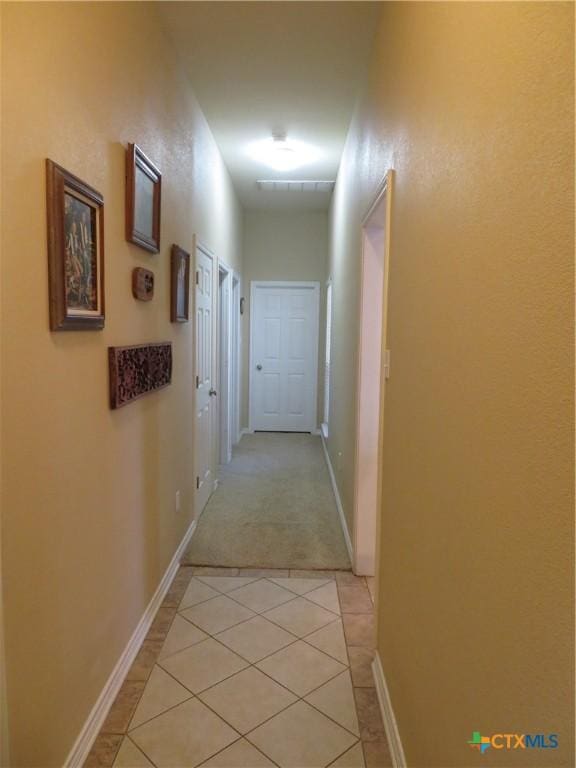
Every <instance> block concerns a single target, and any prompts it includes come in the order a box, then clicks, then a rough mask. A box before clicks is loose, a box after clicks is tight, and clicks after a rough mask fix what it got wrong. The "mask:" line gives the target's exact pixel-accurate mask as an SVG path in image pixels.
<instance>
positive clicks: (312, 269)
mask: <svg viewBox="0 0 576 768" xmlns="http://www.w3.org/2000/svg"><path fill="white" fill-rule="evenodd" d="M327 269H328V213H327V212H326V211H246V214H245V217H244V284H243V288H242V292H243V295H244V296H245V298H246V311H245V313H244V317H243V320H244V322H243V328H242V341H243V354H242V357H243V369H242V376H243V392H244V398H243V408H242V424H243V426H245V427H247V426H248V403H249V399H248V398H249V392H248V381H249V355H250V281H251V280H301V281H315V282H319V283H320V339H319V346H318V357H319V365H318V423H320V420H321V416H322V413H323V407H324V405H323V402H324V401H323V397H322V394H323V391H322V390H323V387H322V381H323V371H322V364H323V360H324V351H325V350H324V343H325V342H324V339H325V335H326V334H325V328H326V280H327V278H328V273H327Z"/></svg>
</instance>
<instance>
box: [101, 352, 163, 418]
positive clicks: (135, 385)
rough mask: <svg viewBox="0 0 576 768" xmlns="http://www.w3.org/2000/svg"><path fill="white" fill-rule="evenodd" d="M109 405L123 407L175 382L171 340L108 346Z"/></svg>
mask: <svg viewBox="0 0 576 768" xmlns="http://www.w3.org/2000/svg"><path fill="white" fill-rule="evenodd" d="M108 363H109V369H110V408H121V407H122V406H123V405H127V404H128V403H131V402H132V401H133V400H137V399H138V398H140V397H143V396H144V395H148V394H150V393H151V392H156V390H158V389H163V388H164V387H167V386H168V385H169V384H170V383H171V381H172V343H171V342H169V341H166V342H160V343H157V344H135V345H133V346H130V347H108Z"/></svg>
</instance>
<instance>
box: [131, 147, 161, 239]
mask: <svg viewBox="0 0 576 768" xmlns="http://www.w3.org/2000/svg"><path fill="white" fill-rule="evenodd" d="M161 192H162V174H161V173H160V171H159V170H158V168H157V167H156V166H155V165H154V163H153V162H152V161H151V160H150V159H149V158H148V157H146V155H145V154H144V152H142V150H141V149H140V147H138V146H137V145H136V144H128V149H127V150H126V240H128V242H130V243H134V244H135V245H139V246H140V248H144V249H145V250H146V251H150V253H158V252H159V251H160V208H161Z"/></svg>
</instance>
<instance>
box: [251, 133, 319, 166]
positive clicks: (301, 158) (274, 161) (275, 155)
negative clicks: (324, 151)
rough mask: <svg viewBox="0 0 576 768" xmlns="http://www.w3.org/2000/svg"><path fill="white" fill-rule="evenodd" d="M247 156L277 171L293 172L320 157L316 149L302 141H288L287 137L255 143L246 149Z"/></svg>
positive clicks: (280, 136) (279, 136)
mask: <svg viewBox="0 0 576 768" xmlns="http://www.w3.org/2000/svg"><path fill="white" fill-rule="evenodd" d="M246 154H247V155H248V157H250V158H252V160H255V161H256V162H258V163H263V164H264V165H267V166H268V167H269V168H273V169H274V170H275V171H293V170H295V169H296V168H301V167H302V166H303V165H308V164H310V163H313V162H314V161H315V160H317V159H318V157H319V155H320V153H319V152H318V150H317V149H316V148H315V147H312V146H310V145H309V144H305V143H304V142H302V141H294V140H292V139H290V140H288V139H287V138H286V136H285V135H275V136H273V137H272V138H270V139H262V140H260V141H254V142H253V143H252V144H249V145H248V146H247V147H246Z"/></svg>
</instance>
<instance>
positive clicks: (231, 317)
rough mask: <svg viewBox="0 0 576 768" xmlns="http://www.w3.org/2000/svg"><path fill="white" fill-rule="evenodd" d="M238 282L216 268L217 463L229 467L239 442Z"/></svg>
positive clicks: (228, 272)
mask: <svg viewBox="0 0 576 768" xmlns="http://www.w3.org/2000/svg"><path fill="white" fill-rule="evenodd" d="M239 347H240V282H239V280H238V277H237V276H236V275H235V274H234V272H233V270H231V269H230V268H229V267H228V266H227V265H226V264H224V263H223V262H219V264H218V389H219V392H218V394H219V398H218V404H219V407H218V444H219V450H218V461H219V463H220V464H228V463H229V462H230V461H231V459H232V448H233V446H234V445H236V444H237V443H238V441H239V439H240V349H239Z"/></svg>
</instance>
